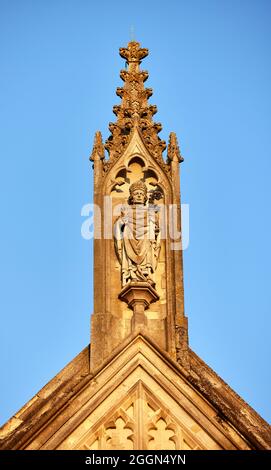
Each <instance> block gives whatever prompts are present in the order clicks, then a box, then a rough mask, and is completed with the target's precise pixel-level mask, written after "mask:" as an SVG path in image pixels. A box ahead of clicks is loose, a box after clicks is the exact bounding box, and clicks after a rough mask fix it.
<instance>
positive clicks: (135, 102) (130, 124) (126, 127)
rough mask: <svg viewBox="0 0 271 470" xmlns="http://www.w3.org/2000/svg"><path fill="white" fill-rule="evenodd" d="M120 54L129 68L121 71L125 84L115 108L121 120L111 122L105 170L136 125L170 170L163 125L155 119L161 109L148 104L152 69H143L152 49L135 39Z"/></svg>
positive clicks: (121, 88) (165, 168) (156, 156)
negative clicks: (149, 79) (119, 102)
mask: <svg viewBox="0 0 271 470" xmlns="http://www.w3.org/2000/svg"><path fill="white" fill-rule="evenodd" d="M120 55H121V57H123V58H124V59H126V65H127V69H126V70H121V72H120V77H121V79H122V80H123V81H124V86H123V87H118V88H117V90H116V94H117V96H119V97H120V98H121V100H122V102H121V104H120V105H116V106H114V107H113V112H114V114H115V115H116V116H117V122H116V123H112V122H111V123H110V124H109V130H110V132H111V135H110V136H109V138H108V139H107V140H106V142H105V146H104V147H105V148H106V150H107V151H108V153H109V159H108V160H104V165H103V168H104V172H105V173H107V172H108V171H109V169H110V168H111V167H112V165H113V164H114V163H115V162H116V161H117V159H118V158H119V157H120V156H121V155H122V154H123V152H124V150H125V148H126V147H127V145H128V143H129V141H130V137H131V135H132V132H133V129H134V128H137V129H138V131H139V133H140V135H141V137H142V139H143V141H144V142H145V144H146V147H147V148H148V150H149V152H150V153H151V154H152V155H153V157H154V158H155V159H156V160H157V162H159V165H160V166H161V167H162V168H163V169H164V170H165V171H166V172H168V171H169V170H170V166H169V165H168V164H167V163H165V162H164V159H163V156H162V154H163V151H164V150H165V149H166V142H165V141H164V140H161V139H160V137H158V133H159V132H160V131H161V130H162V125H161V124H160V123H155V122H153V120H152V116H153V115H154V114H155V113H156V112H157V108H156V106H155V105H149V104H148V98H150V96H152V89H151V88H145V87H144V82H145V81H146V80H147V78H148V72H146V71H144V70H140V69H139V65H140V63H141V60H142V59H143V58H144V57H146V56H147V55H148V49H142V48H140V44H139V43H138V42H135V41H131V42H129V44H128V46H127V48H120Z"/></svg>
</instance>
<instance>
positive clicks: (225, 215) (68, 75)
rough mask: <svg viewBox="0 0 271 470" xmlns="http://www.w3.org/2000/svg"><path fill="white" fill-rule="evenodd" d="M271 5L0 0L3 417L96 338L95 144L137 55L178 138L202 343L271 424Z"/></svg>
mask: <svg viewBox="0 0 271 470" xmlns="http://www.w3.org/2000/svg"><path fill="white" fill-rule="evenodd" d="M270 21H271V2H270V1H268V0H267V1H264V0H253V1H252V0H224V1H223V0H220V1H217V0H216V1H215V0H198V1H196V0H189V1H188V0H186V1H183V0H176V1H173V0H167V1H166V2H157V1H142V0H137V1H136V2H127V1H117V2H112V1H105V0H100V1H99V2H96V1H92V0H32V1H31V0H17V1H16V0H6V1H5V0H0V48H1V55H0V57H1V59H0V64H1V73H0V95H1V96H0V114H1V117H0V120H1V125H0V128H1V140H0V148H1V172H0V178H1V194H2V196H1V219H0V220H1V243H0V252H1V257H0V260H1V261H0V290H1V295H0V309H1V329H0V336H1V337H0V353H1V375H0V377H1V384H0V394H1V417H0V419H1V422H4V421H5V420H7V419H8V418H9V417H10V416H11V415H12V414H13V413H15V412H16V411H17V410H18V409H19V408H20V407H21V406H22V405H24V403H25V402H26V401H27V400H29V399H30V398H31V397H32V396H33V395H34V394H35V393H37V392H38V390H39V389H40V388H41V387H42V386H43V385H44V384H45V383H46V382H47V381H49V380H50V379H51V378H53V376H54V375H55V374H56V373H57V372H58V371H59V370H60V369H61V368H62V367H63V366H65V364H66V363H67V362H69V361H70V360H71V359H72V358H73V357H74V356H75V355H76V354H77V353H79V352H80V351H81V349H82V348H84V347H85V346H86V345H87V344H88V342H89V318H90V314H91V312H92V308H93V302H92V300H93V295H92V263H93V259H92V247H91V242H90V241H86V240H84V239H83V238H82V237H81V224H82V222H83V219H82V217H81V215H80V211H81V208H82V206H83V205H84V204H86V203H88V202H91V201H92V184H93V179H92V170H91V165H90V163H89V161H88V156H89V153H90V151H91V148H92V141H93V136H94V132H95V131H96V130H101V131H102V133H103V136H104V138H106V137H107V136H108V129H107V126H108V122H109V121H112V120H114V115H113V114H112V106H113V105H114V104H117V103H119V98H118V97H117V96H116V95H115V89H116V87H117V86H121V80H120V78H119V70H120V69H121V68H123V66H124V61H123V60H122V59H121V58H120V57H119V55H118V48H119V47H121V46H125V45H126V44H127V42H128V41H129V40H130V28H131V25H133V27H134V30H135V39H137V40H138V41H139V42H140V43H141V44H142V46H143V47H148V48H149V51H150V55H149V57H147V58H146V59H145V60H144V66H143V68H145V69H147V70H148V71H149V74H150V78H149V80H148V82H147V83H148V86H150V87H152V88H153V90H154V95H153V97H152V98H151V99H150V102H151V103H154V104H156V105H157V106H158V114H157V115H156V116H155V117H156V120H157V121H158V122H159V121H160V122H161V123H162V124H163V131H162V133H161V137H162V138H164V139H166V140H167V139H168V134H169V132H170V131H175V132H176V133H177V135H178V138H179V142H180V145H181V149H182V153H183V155H184V157H185V161H184V163H183V164H182V178H181V179H182V182H181V189H182V202H183V203H187V204H189V205H190V245H189V248H188V250H187V251H186V252H185V255H184V275H185V305H186V314H187V315H188V317H189V336H190V346H191V347H192V349H193V350H194V351H195V352H196V353H197V354H198V355H199V356H200V357H202V358H203V360H205V361H206V362H207V364H209V365H210V366H211V367H212V368H213V369H214V370H215V371H216V372H217V373H218V374H219V375H220V376H221V377H222V378H223V379H224V380H225V381H226V382H228V383H229V385H230V386H231V387H232V388H233V389H234V390H235V391H236V392H237V393H238V394H239V395H241V396H242V397H243V398H244V399H245V400H246V401H247V402H248V403H249V404H251V405H252V406H253V407H254V408H255V409H256V411H258V412H259V413H260V414H261V415H262V416H263V417H264V418H265V419H267V420H269V421H271V393H270V388H271V387H270V385H271V368H270V352H271V341H270V329H271V319H270V317H271V309H270V307H271V287H270V280H271V250H270V240H271V221H270V192H271V184H270V181H271V176H270V175H271V139H270V116H271V113H270V109H271V107H270V105H271V90H270V83H271V54H270V42H271V41H270V39H271V30H270Z"/></svg>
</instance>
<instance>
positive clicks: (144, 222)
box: [114, 180, 160, 286]
mask: <svg viewBox="0 0 271 470" xmlns="http://www.w3.org/2000/svg"><path fill="white" fill-rule="evenodd" d="M129 191H130V197H129V199H128V205H126V206H123V207H122V210H121V215H120V217H119V218H118V219H117V220H116V222H115V230H114V238H115V250H116V255H117V258H118V260H119V262H120V265H121V277H122V286H125V285H126V284H127V283H128V282H131V281H133V282H136V281H140V282H148V283H150V284H151V285H154V281H153V279H152V273H154V271H155V270H156V267H157V262H158V257H159V253H160V228H159V218H158V207H157V206H156V205H154V204H149V205H146V202H147V186H146V185H145V183H143V182H142V181H140V180H139V181H137V182H135V183H133V184H132V185H131V186H130V188H129ZM151 197H152V199H151V200H153V198H154V195H153V194H152V195H151ZM158 197H159V196H158Z"/></svg>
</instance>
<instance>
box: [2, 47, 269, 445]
mask: <svg viewBox="0 0 271 470" xmlns="http://www.w3.org/2000/svg"><path fill="white" fill-rule="evenodd" d="M120 55H121V57H123V58H124V59H125V61H126V68H125V70H121V72H120V77H121V79H122V80H123V82H124V83H123V87H121V88H117V95H118V96H119V97H120V98H121V102H120V104H119V105H116V106H114V107H113V112H114V114H115V115H116V121H115V122H114V123H113V122H111V123H110V124H109V130H110V136H109V138H108V139H107V140H106V141H105V143H103V140H102V136H101V133H100V132H97V133H96V135H95V139H94V146H93V151H92V154H91V157H90V160H91V161H92V162H93V168H94V203H95V207H97V208H99V215H100V220H99V223H98V222H97V220H98V214H97V213H96V214H95V220H96V226H95V231H96V232H95V233H96V235H97V233H98V230H100V229H101V228H102V235H101V236H99V237H98V236H95V234H94V312H93V314H92V319H91V321H92V328H91V331H92V334H91V344H90V345H89V346H87V347H86V348H85V349H84V350H83V351H82V352H81V353H80V354H79V355H78V356H77V357H76V358H75V359H73V361H72V362H71V363H70V364H68V365H67V366H66V367H65V368H64V369H63V370H62V371H61V372H60V373H59V374H58V375H57V376H56V377H54V378H53V379H52V380H51V381H50V382H49V383H48V384H47V385H46V386H45V387H44V388H43V389H42V390H41V391H40V392H39V393H37V395H35V396H34V397H33V398H32V400H30V401H29V402H28V403H27V404H26V405H25V406H24V407H23V408H22V409H21V410H20V411H19V412H18V413H16V414H15V415H14V416H13V417H12V418H11V419H10V420H9V421H8V422H7V423H6V424H5V425H4V426H3V427H2V429H1V431H0V447H1V449H29V450H30V449H32V450H33V449H44V450H47V449H92V450H95V449H103V450H106V449H128V450H133V449H138V450H141V449H151V450H162V449H165V450H175V449H177V450H179V449H180V450H186V449H202V450H205V449H206V450H207V449H212V450H222V449H227V450H235V449H236V450H237V449H241V450H245V449H247V450H250V449H271V429H270V426H269V425H268V424H267V423H266V422H265V421H264V420H263V419H262V418H261V417H260V416H259V415H258V414H257V413H256V412H255V411H254V410H253V409H252V408H251V407H250V406H249V405H248V404H247V403H245V402H244V401H243V400H242V399H241V398H240V397H239V396H238V395H237V394H236V393H235V392H234V391H233V390H232V389H231V388H230V387H229V386H228V385H227V384H226V383H225V382H223V380H222V379H221V378H220V377H218V375H217V374H216V373H215V372H214V371H213V370H212V369H210V368H209V367H208V366H207V365H206V364H205V363H204V362H203V361H202V360H201V359H200V358H199V357H198V356H197V355H196V354H195V353H194V352H193V351H192V350H191V349H190V348H189V344H188V331H187V330H188V324H187V317H186V316H185V311H184V290H183V259H182V250H181V249H172V242H173V241H174V242H176V241H177V242H178V244H179V247H180V246H181V235H178V237H179V238H178V239H177V240H176V238H175V239H174V240H172V238H171V234H170V233H168V225H169V224H168V222H167V221H166V222H165V220H164V221H163V217H162V213H163V208H164V207H165V208H168V207H173V206H174V207H175V208H176V211H175V223H176V227H177V232H176V233H179V234H181V201H180V173H179V166H180V163H181V162H182V161H183V158H182V156H181V154H180V150H179V146H178V143H177V138H176V135H175V134H174V133H173V132H172V133H171V134H170V136H169V143H168V145H166V142H164V141H163V140H161V139H160V137H159V135H158V134H159V132H160V131H161V129H162V126H161V124H160V123H156V122H154V121H153V115H154V114H155V113H156V112H157V108H156V106H154V105H150V104H149V103H148V98H149V97H150V96H151V95H152V90H151V89H150V88H145V85H144V82H145V81H146V80H147V78H148V72H146V71H143V70H141V69H140V63H141V61H142V59H144V57H146V56H147V55H148V50H147V49H143V48H141V47H140V44H139V43H138V42H135V41H132V42H130V43H129V44H128V46H127V47H126V48H121V49H120ZM166 149H167V158H166V159H164V157H163V152H164V151H165V150H166ZM105 150H106V151H107V152H108V156H107V158H106V157H105ZM106 197H107V198H109V199H110V201H111V203H112V214H113V215H112V218H113V220H112V226H113V233H112V236H110V237H109V236H108V231H110V230H111V228H110V223H109V222H110V221H108V219H107V217H106V214H105V208H104V200H105V198H106ZM111 231H112V230H111ZM110 233H111V232H110Z"/></svg>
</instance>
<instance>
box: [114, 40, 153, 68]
mask: <svg viewBox="0 0 271 470" xmlns="http://www.w3.org/2000/svg"><path fill="white" fill-rule="evenodd" d="M119 52H120V56H121V57H122V58H123V59H126V61H127V63H128V66H129V71H131V72H132V71H133V72H136V71H138V66H139V64H140V63H141V60H142V59H144V57H147V55H148V54H149V51H148V49H142V48H141V47H140V44H139V42H136V41H130V42H129V43H128V46H127V47H120V49H119Z"/></svg>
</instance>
